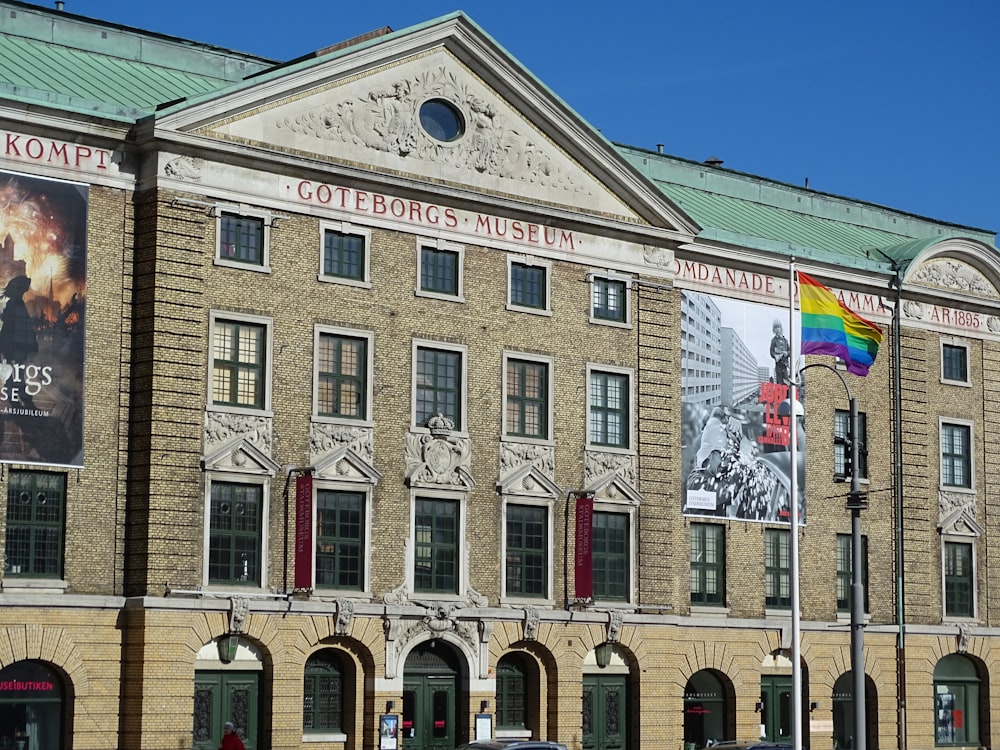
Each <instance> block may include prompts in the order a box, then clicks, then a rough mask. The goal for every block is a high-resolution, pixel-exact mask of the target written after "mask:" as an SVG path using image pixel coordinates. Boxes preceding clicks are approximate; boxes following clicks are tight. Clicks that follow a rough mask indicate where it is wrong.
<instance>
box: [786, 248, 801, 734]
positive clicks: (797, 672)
mask: <svg viewBox="0 0 1000 750" xmlns="http://www.w3.org/2000/svg"><path fill="white" fill-rule="evenodd" d="M796 340H797V336H796V333H795V258H794V257H793V258H792V259H791V261H790V262H789V264H788V351H789V362H788V399H789V403H788V406H789V410H788V411H789V432H788V441H789V446H788V447H789V458H790V459H791V461H790V466H789V472H788V473H789V487H790V492H789V495H790V497H789V505H790V506H791V556H792V570H791V578H792V580H791V587H792V591H791V594H792V749H793V750H802V664H801V662H802V660H801V658H800V646H799V640H800V630H801V626H800V622H799V620H800V617H799V488H798V484H799V467H798V455H797V454H798V421H799V420H798V417H797V416H796V414H795V403H796V401H797V400H798V399H797V398H796V396H797V395H798V394H797V393H796V386H797V383H798V372H797V371H796V368H797V367H798V362H799V347H798V346H796Z"/></svg>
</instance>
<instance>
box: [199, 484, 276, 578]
mask: <svg viewBox="0 0 1000 750" xmlns="http://www.w3.org/2000/svg"><path fill="white" fill-rule="evenodd" d="M262 506H263V487H262V486H261V485H259V484H235V483H232V482H212V503H211V508H210V511H209V540H208V582H209V583H234V584H241V585H248V586H259V585H260V545H261V541H262V540H261V514H262V512H263V507H262Z"/></svg>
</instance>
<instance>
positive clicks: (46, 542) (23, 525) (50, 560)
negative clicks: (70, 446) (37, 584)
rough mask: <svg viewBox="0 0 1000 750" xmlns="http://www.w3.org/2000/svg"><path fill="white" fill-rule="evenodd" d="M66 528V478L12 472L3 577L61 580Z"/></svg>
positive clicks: (26, 472)
mask: <svg viewBox="0 0 1000 750" xmlns="http://www.w3.org/2000/svg"><path fill="white" fill-rule="evenodd" d="M65 528H66V475H65V474H60V473H55V472H45V471H18V470H11V472H10V474H9V476H8V479H7V533H6V547H5V552H6V554H5V556H4V575H8V576H12V577H19V576H32V577H36V578H61V577H62V573H63V546H64V538H65Z"/></svg>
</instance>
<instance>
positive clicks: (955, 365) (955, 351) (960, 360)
mask: <svg viewBox="0 0 1000 750" xmlns="http://www.w3.org/2000/svg"><path fill="white" fill-rule="evenodd" d="M941 381H942V382H944V383H952V384H957V385H969V345H968V344H966V343H965V342H963V341H957V340H949V341H942V342H941Z"/></svg>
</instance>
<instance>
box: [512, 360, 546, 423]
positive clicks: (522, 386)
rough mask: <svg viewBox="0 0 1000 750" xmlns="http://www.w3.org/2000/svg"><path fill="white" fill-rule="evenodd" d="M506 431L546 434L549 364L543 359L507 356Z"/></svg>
mask: <svg viewBox="0 0 1000 750" xmlns="http://www.w3.org/2000/svg"><path fill="white" fill-rule="evenodd" d="M507 434H508V435H513V436H516V437H529V438H538V439H540V440H545V439H547V438H548V437H549V366H548V364H546V363H545V362H530V361H526V360H518V359H508V360H507Z"/></svg>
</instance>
